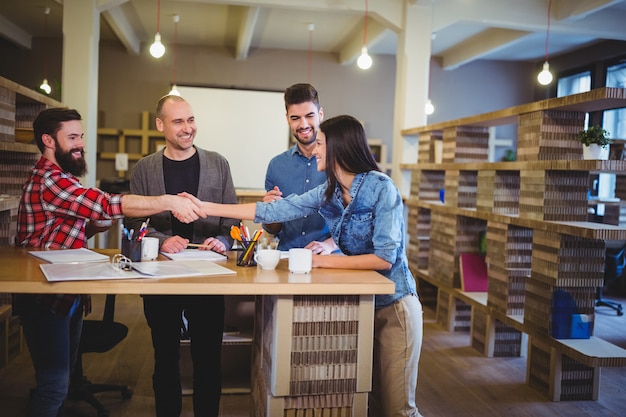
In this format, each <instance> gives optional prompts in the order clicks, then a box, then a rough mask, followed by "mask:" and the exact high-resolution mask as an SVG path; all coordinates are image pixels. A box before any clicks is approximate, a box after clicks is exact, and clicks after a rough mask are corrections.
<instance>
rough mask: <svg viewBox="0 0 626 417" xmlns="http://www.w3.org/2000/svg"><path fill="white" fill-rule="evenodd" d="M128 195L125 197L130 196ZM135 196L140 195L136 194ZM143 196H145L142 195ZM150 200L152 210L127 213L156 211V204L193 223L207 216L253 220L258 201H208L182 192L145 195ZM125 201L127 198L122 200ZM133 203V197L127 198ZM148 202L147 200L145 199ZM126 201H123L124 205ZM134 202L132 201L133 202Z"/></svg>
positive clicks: (182, 220)
mask: <svg viewBox="0 0 626 417" xmlns="http://www.w3.org/2000/svg"><path fill="white" fill-rule="evenodd" d="M130 196H131V195H126V196H125V197H130ZM133 197H134V198H137V197H139V196H136V195H134V196H133ZM142 197H143V196H142ZM143 198H146V199H152V200H150V205H151V206H152V209H151V210H148V211H146V210H136V211H135V210H132V214H131V213H130V211H131V210H128V211H129V212H128V213H127V212H126V211H125V214H126V215H130V216H136V217H138V216H144V215H150V214H154V213H155V210H154V208H155V206H156V207H159V208H161V210H167V211H171V212H172V214H173V215H174V217H176V218H177V219H178V220H179V221H181V222H183V223H191V222H194V221H196V220H198V219H199V218H205V217H207V216H216V217H228V218H231V219H240V220H253V219H254V217H255V209H256V203H248V204H218V203H210V202H208V201H201V200H199V199H198V198H197V197H194V196H193V195H191V194H189V193H180V194H178V195H171V194H164V195H160V196H155V197H143ZM122 201H125V200H122ZM126 201H128V202H129V203H131V201H132V199H130V200H126ZM145 202H147V200H146V201H145ZM123 204H124V203H122V205H123ZM131 204H132V203H131Z"/></svg>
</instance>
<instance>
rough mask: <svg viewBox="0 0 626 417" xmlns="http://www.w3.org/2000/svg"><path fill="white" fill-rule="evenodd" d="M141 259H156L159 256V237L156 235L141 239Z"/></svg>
mask: <svg viewBox="0 0 626 417" xmlns="http://www.w3.org/2000/svg"><path fill="white" fill-rule="evenodd" d="M141 242H142V243H141V260H142V261H154V260H155V259H156V258H158V257H159V239H158V238H156V237H144V238H142V239H141Z"/></svg>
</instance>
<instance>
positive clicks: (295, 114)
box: [287, 101, 324, 147]
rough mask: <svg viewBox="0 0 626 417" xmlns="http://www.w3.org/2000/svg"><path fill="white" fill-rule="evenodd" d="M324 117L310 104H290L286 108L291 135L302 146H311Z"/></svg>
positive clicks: (308, 102) (322, 112)
mask: <svg viewBox="0 0 626 417" xmlns="http://www.w3.org/2000/svg"><path fill="white" fill-rule="evenodd" d="M323 117H324V110H323V109H322V108H320V109H318V108H317V106H316V105H315V104H314V103H313V102H311V101H306V102H304V103H298V104H291V105H289V106H288V107H287V122H288V123H289V129H290V130H291V134H292V135H293V137H294V138H296V140H297V141H298V144H300V145H302V146H305V147H306V146H312V145H313V143H314V142H315V137H316V135H317V132H318V130H319V127H320V122H321V121H322V119H323Z"/></svg>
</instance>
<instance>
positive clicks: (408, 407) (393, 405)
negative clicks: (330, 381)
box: [369, 295, 423, 417]
mask: <svg viewBox="0 0 626 417" xmlns="http://www.w3.org/2000/svg"><path fill="white" fill-rule="evenodd" d="M422 316H423V313H422V304H421V303H420V301H419V299H418V297H417V296H415V295H408V296H406V297H404V298H402V299H401V300H400V301H398V302H397V303H395V304H392V305H390V306H388V307H385V308H381V309H378V310H376V312H375V313H374V364H373V369H372V371H373V372H372V373H373V381H372V393H371V395H370V402H369V405H370V410H369V416H370V417H419V416H420V414H419V412H418V411H417V406H416V404H415V391H416V388H417V365H418V363H419V358H420V352H421V348H422V335H423V317H422Z"/></svg>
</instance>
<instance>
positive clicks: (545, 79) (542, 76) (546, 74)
mask: <svg viewBox="0 0 626 417" xmlns="http://www.w3.org/2000/svg"><path fill="white" fill-rule="evenodd" d="M551 8H552V0H548V28H547V29H546V61H545V62H544V63H543V69H542V70H541V72H540V73H539V74H538V75H537V81H538V82H539V84H541V85H548V84H550V83H551V82H552V73H551V72H550V64H548V39H549V38H550V9H551Z"/></svg>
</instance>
